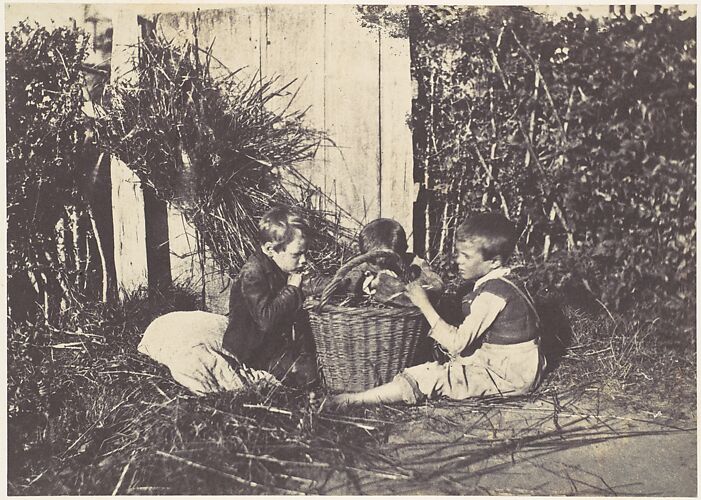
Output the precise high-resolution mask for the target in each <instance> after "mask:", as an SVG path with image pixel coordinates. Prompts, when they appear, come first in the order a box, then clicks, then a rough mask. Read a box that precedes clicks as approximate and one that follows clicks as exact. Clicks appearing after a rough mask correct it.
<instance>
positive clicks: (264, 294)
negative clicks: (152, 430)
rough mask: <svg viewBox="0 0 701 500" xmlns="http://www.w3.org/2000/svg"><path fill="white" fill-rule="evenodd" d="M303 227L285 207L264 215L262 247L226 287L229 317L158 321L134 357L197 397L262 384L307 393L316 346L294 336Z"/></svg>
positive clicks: (186, 315)
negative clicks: (162, 369) (158, 366)
mask: <svg viewBox="0 0 701 500" xmlns="http://www.w3.org/2000/svg"><path fill="white" fill-rule="evenodd" d="M308 234H309V230H308V224H307V222H306V221H305V220H304V219H303V218H302V217H301V216H300V215H298V214H297V213H295V212H294V211H292V210H291V209H289V208H287V207H277V208H273V209H271V210H269V211H268V212H267V213H265V214H264V215H263V217H262V218H261V220H260V223H259V243H260V246H259V247H258V248H257V249H256V251H255V252H254V253H253V254H252V255H251V256H250V257H249V258H248V260H247V261H246V263H245V264H244V265H243V267H242V268H241V270H240V272H239V273H238V275H237V276H236V278H235V279H234V280H233V281H232V284H231V296H230V302H229V317H228V320H227V318H226V317H225V316H221V315H218V314H212V313H207V312H204V311H187V312H185V311H179V312H174V313H169V314H166V315H164V316H161V317H160V318H157V319H156V320H155V321H154V322H153V323H151V325H150V326H149V327H148V328H147V330H146V332H145V333H144V337H143V339H142V341H141V344H140V345H139V350H140V351H141V352H143V353H145V354H148V355H149V356H151V357H152V358H154V359H155V360H156V361H159V362H161V363H163V364H165V365H166V366H168V368H170V370H171V374H172V375H173V378H174V379H175V380H176V381H177V382H179V383H181V384H182V385H185V386H186V387H188V388H189V389H190V390H192V391H193V392H195V393H196V394H205V393H209V392H219V391H226V390H237V389H240V388H242V387H244V386H245V385H247V384H249V383H252V382H256V381H260V380H270V381H273V382H274V381H275V380H278V381H285V382H288V383H290V384H291V385H302V386H304V385H308V384H309V383H311V382H312V381H313V380H314V379H315V378H316V364H315V361H314V355H313V341H312V340H311V338H310V336H309V335H299V334H298V333H299V332H298V331H296V330H295V329H294V324H295V321H296V320H297V319H298V316H297V313H298V312H299V311H300V309H301V308H302V304H303V302H304V297H305V291H303V288H304V289H305V290H306V292H307V293H308V292H309V291H310V289H311V288H314V287H315V286H316V285H315V284H314V283H307V282H306V281H305V282H304V283H303V278H302V272H303V270H304V268H305V263H306V251H307V244H308Z"/></svg>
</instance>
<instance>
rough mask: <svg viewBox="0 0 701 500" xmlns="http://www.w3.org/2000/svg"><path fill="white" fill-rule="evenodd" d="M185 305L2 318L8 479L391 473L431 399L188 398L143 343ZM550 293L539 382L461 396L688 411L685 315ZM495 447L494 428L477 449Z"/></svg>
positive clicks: (277, 483) (30, 486)
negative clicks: (524, 389) (365, 403)
mask: <svg viewBox="0 0 701 500" xmlns="http://www.w3.org/2000/svg"><path fill="white" fill-rule="evenodd" d="M193 305H194V300H193V299H192V298H191V297H189V296H187V294H184V293H182V292H178V291H173V293H169V294H167V296H162V297H159V298H157V299H151V300H147V299H145V298H144V297H143V296H142V295H139V294H136V295H135V296H133V297H131V298H129V299H128V300H126V301H124V303H123V304H121V305H119V306H116V305H94V306H88V307H84V308H81V309H80V310H76V311H72V312H69V314H67V315H66V318H65V321H64V324H62V325H60V326H57V327H56V328H51V329H50V328H46V327H43V326H34V325H31V324H24V325H10V326H9V328H8V347H9V351H8V422H9V428H8V431H9V432H8V458H9V460H8V492H9V493H10V494H13V495H45V494H52V495H60V494H100V495H105V494H112V493H119V494H232V493H236V494H249V493H250V494H254V493H274V494H286V493H290V494H292V493H324V492H327V491H329V486H328V482H327V481H328V479H329V477H331V475H332V474H337V473H339V472H343V473H346V474H348V475H349V476H350V477H354V475H355V474H364V475H371V476H377V477H378V478H380V479H381V478H385V479H386V478H391V477H395V478H396V477H397V475H400V476H401V474H402V471H401V468H398V467H397V466H396V464H393V462H392V459H391V457H389V456H388V455H387V454H384V453H383V446H386V444H387V439H388V435H389V434H390V431H391V430H392V429H393V428H396V427H397V426H400V425H404V426H406V425H411V424H412V422H417V421H420V420H422V419H425V418H427V417H426V414H427V413H426V406H424V407H419V408H406V407H396V408H395V407H382V408H377V409H370V410H364V409H354V410H350V411H346V412H343V413H331V412H322V413H319V412H318V411H317V410H316V409H315V408H314V407H313V406H310V404H309V399H308V394H306V393H303V392H298V391H293V390H289V389H283V388H279V387H278V388H271V387H259V388H254V389H251V390H250V391H248V392H247V393H245V394H237V395H232V394H222V395H212V396H208V397H194V396H192V395H191V394H189V393H188V392H187V391H186V390H184V389H183V388H181V387H180V386H178V385H177V384H175V383H174V382H173V381H172V380H171V379H170V377H169V375H168V372H167V370H166V369H164V368H163V367H161V366H158V365H156V364H155V363H154V362H152V361H151V360H149V359H148V358H146V357H145V356H142V355H141V354H139V353H137V351H136V345H137V344H138V342H139V340H140V336H141V333H142V332H143V330H144V329H145V327H146V325H147V324H148V323H149V322H150V321H151V319H152V318H153V317H155V316H158V315H160V314H163V313H165V312H167V311H170V310H183V309H191V308H193ZM551 306H552V307H550V308H549V309H548V311H549V312H548V311H546V315H545V316H546V317H545V318H544V319H545V321H546V324H549V325H550V326H551V331H553V332H555V333H557V337H559V340H560V341H557V339H555V338H550V339H549V340H547V342H549V349H550V350H551V351H554V352H557V351H560V352H559V354H560V356H556V357H555V358H554V359H559V362H556V363H553V364H552V368H553V370H552V372H551V373H550V374H549V375H548V377H547V379H546V381H545V383H544V384H543V385H542V386H541V388H540V389H539V390H538V392H537V393H536V394H534V395H533V396H531V397H529V398H522V399H519V400H511V401H508V402H503V401H502V402H500V401H496V400H493V399H485V400H475V401H470V402H468V403H464V404H461V408H462V409H463V410H470V409H472V408H474V409H479V408H485V407H490V406H494V405H510V407H511V408H518V407H519V405H521V404H526V403H529V402H530V403H532V402H534V401H536V400H538V399H542V400H548V401H555V402H557V401H558V398H561V399H565V398H571V397H573V396H572V395H573V394H576V393H582V392H588V393H591V394H595V395H596V401H597V410H598V409H601V410H602V411H603V410H604V409H605V408H606V407H607V405H610V404H613V402H615V404H616V406H617V407H619V408H620V405H621V404H624V405H625V406H626V407H628V408H630V409H631V411H634V412H637V413H638V414H640V415H641V416H645V415H648V414H649V415H659V414H660V412H661V413H663V414H664V415H665V416H666V417H669V418H695V415H696V391H695V384H696V362H695V345H694V340H693V337H694V333H693V332H694V331H693V329H689V330H687V331H686V333H687V334H688V340H687V341H685V342H683V341H677V342H668V341H665V340H663V339H661V338H660V337H659V336H657V335H654V334H653V332H654V331H655V330H654V326H655V325H654V324H642V325H640V324H637V323H633V322H631V321H626V320H625V318H620V319H618V318H615V317H612V316H610V315H609V314H608V313H607V312H605V311H596V310H587V311H585V310H582V309H579V308H576V307H572V306H569V307H565V308H563V309H560V308H559V307H554V306H553V305H552V304H551ZM546 309H547V308H546ZM680 331H682V333H684V332H685V331H683V330H680ZM455 404H456V403H448V402H437V403H430V404H429V405H428V406H430V407H431V408H434V409H440V408H441V407H442V406H443V407H450V406H451V405H455ZM446 425H447V424H446ZM502 451H503V450H502ZM497 452H499V449H498V448H494V446H493V443H492V444H490V445H489V447H486V448H484V449H480V453H481V454H478V455H479V457H482V456H483V455H484V457H489V456H490V453H491V454H494V453H497ZM476 456H477V455H476ZM485 459H486V458H485Z"/></svg>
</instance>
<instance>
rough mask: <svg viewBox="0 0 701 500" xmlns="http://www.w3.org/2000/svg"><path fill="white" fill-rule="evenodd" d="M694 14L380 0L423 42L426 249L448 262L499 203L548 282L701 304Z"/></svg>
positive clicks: (375, 14)
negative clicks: (466, 232)
mask: <svg viewBox="0 0 701 500" xmlns="http://www.w3.org/2000/svg"><path fill="white" fill-rule="evenodd" d="M681 17H682V16H681V12H680V11H678V10H676V9H671V10H670V11H665V12H662V13H655V14H653V15H651V16H649V17H643V16H633V17H631V18H625V17H620V16H619V17H611V18H605V19H598V20H597V19H586V18H585V17H583V16H582V15H579V14H576V15H575V14H569V15H568V16H567V17H565V18H563V19H560V20H559V21H557V22H551V21H548V20H546V19H544V18H542V17H541V16H539V15H537V14H535V13H533V12H532V11H530V10H529V9H527V8H525V7H518V8H515V7H492V8H483V7H430V6H421V7H411V8H409V10H408V15H407V16H404V17H402V16H397V15H396V14H390V13H388V12H385V11H384V10H383V8H378V7H368V8H365V11H364V18H365V20H366V21H368V22H374V23H384V24H385V25H387V24H389V25H390V26H391V30H392V31H394V32H397V33H398V34H399V35H404V36H406V35H408V36H410V37H411V46H412V72H413V75H414V78H415V79H416V81H417V86H418V89H417V90H418V95H417V96H416V99H415V101H414V109H413V120H412V124H413V128H414V141H415V153H416V154H415V166H416V169H417V170H416V175H417V176H418V179H417V180H420V181H421V184H422V187H421V192H420V195H419V200H418V203H417V206H416V210H417V214H415V222H416V223H417V224H416V226H417V227H415V234H416V235H417V238H416V242H417V246H418V248H417V250H418V251H419V252H422V251H423V252H424V253H425V254H426V255H427V256H428V257H430V258H437V260H438V261H439V262H441V263H442V264H443V265H444V266H446V268H447V266H448V263H449V262H450V254H451V252H452V248H453V246H454V245H453V243H454V228H455V227H456V226H457V224H458V223H459V222H460V221H461V220H462V219H464V218H465V217H466V216H467V215H469V214H470V213H474V212H479V211H484V210H496V211H500V212H503V213H504V214H505V215H507V216H508V217H510V218H511V219H512V220H514V221H516V222H517V223H518V225H519V227H520V229H521V230H522V231H523V232H522V237H521V239H520V242H519V251H520V254H521V261H522V262H523V263H525V264H527V265H528V266H529V267H530V268H531V269H532V270H533V272H534V273H535V276H534V280H535V281H536V282H538V283H539V284H541V285H542V286H548V287H550V288H559V289H561V290H562V289H567V288H569V289H575V288H576V289H580V290H582V289H583V290H584V291H585V292H586V293H587V294H589V295H590V296H592V298H594V299H598V300H600V301H602V302H603V303H604V304H606V305H607V306H608V307H609V308H611V309H619V310H621V311H623V310H627V309H629V308H630V307H633V306H635V305H640V304H641V303H644V304H645V307H647V305H649V304H663V306H664V307H665V308H668V309H671V310H673V311H674V312H673V314H672V315H674V316H676V315H678V314H679V313H680V312H685V311H687V312H689V313H690V314H693V312H692V311H691V309H693V308H692V307H691V306H692V304H693V301H694V284H695V266H694V262H695V255H696V248H695V235H696V229H695V210H696V205H695V190H696V188H695V186H696V178H695V163H696V88H695V81H696V56H695V53H696V39H695V22H696V20H695V18H688V19H682V18H681ZM398 27H399V28H402V27H403V29H399V28H398ZM422 226H423V227H422ZM422 233H423V234H422ZM421 236H423V237H421ZM562 271H565V273H564V274H561V272H562ZM568 280H570V282H569V283H568V282H567V281H568Z"/></svg>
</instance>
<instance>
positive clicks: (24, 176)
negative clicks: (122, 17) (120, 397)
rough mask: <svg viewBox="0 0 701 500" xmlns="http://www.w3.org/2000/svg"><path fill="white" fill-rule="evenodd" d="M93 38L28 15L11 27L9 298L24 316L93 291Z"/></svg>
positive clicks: (47, 312) (8, 86) (8, 83)
mask: <svg viewBox="0 0 701 500" xmlns="http://www.w3.org/2000/svg"><path fill="white" fill-rule="evenodd" d="M86 44H87V38H86V36H85V34H84V33H83V32H82V31H80V30H75V29H68V28H62V27H58V28H53V29H52V30H47V29H46V28H42V27H38V26H32V25H30V24H29V23H27V22H21V23H20V24H19V25H18V26H16V27H14V28H13V29H12V30H10V31H9V32H7V33H6V35H5V55H6V58H7V59H6V76H7V78H6V80H5V89H6V96H7V109H6V111H7V114H6V117H7V125H6V132H7V222H8V228H7V234H8V283H9V290H10V293H9V295H8V298H9V306H10V311H11V314H13V315H14V316H17V317H19V316H23V315H25V314H30V315H31V312H32V310H34V309H35V305H36V304H37V303H39V304H42V306H41V307H42V308H43V309H44V313H45V315H47V316H54V315H56V313H57V311H58V310H59V309H60V307H61V302H62V301H63V302H64V305H65V304H66V303H68V304H72V303H75V302H76V300H78V297H79V295H80V294H83V293H90V291H91V290H93V291H94V287H93V288H91V287H90V280H89V279H88V278H87V277H86V276H85V275H86V274H88V273H90V272H93V270H94V269H95V267H94V265H91V262H90V260H89V259H88V258H87V257H86V255H87V254H88V253H89V251H90V250H92V251H93V255H94V254H96V253H97V250H96V249H95V248H94V245H95V243H94V242H93V241H92V236H91V234H92V233H91V231H92V229H91V227H90V220H89V217H88V215H87V211H88V201H87V197H86V190H85V189H84V188H83V185H84V182H85V169H84V167H83V165H84V164H85V162H84V161H83V159H82V153H83V145H84V142H85V122H84V119H83V113H82V107H83V103H84V98H83V78H82V75H81V72H80V65H81V63H82V62H83V61H84V59H85V57H86V55H87V48H86ZM71 226H72V227H71ZM74 235H75V237H74ZM80 235H83V236H82V238H81V237H79V236H80ZM80 245H88V246H92V247H93V248H91V249H87V248H85V247H82V248H79V246H80ZM93 264H94V262H93Z"/></svg>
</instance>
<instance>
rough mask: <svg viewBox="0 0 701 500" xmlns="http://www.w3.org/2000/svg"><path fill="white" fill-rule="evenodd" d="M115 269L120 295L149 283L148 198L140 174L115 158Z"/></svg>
mask: <svg viewBox="0 0 701 500" xmlns="http://www.w3.org/2000/svg"><path fill="white" fill-rule="evenodd" d="M111 167H112V168H111V182H112V218H113V224H114V238H115V242H114V266H115V272H116V277H117V286H118V288H119V293H120V296H122V297H123V296H124V295H125V294H127V293H129V292H133V291H135V290H137V289H138V288H139V287H141V286H146V285H147V284H148V267H147V264H146V219H145V213H144V195H143V192H142V190H141V184H140V181H139V179H138V177H137V176H136V174H135V173H134V172H133V171H132V170H130V169H129V167H127V166H126V165H125V164H124V162H122V161H121V160H119V159H117V158H115V157H112V164H111Z"/></svg>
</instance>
